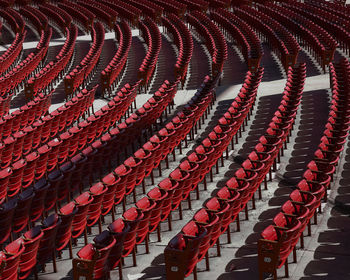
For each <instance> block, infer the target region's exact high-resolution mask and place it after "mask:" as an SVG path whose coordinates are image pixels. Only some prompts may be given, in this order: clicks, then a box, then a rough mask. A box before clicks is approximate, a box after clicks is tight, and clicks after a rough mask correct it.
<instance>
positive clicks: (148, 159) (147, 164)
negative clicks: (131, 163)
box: [134, 148, 154, 185]
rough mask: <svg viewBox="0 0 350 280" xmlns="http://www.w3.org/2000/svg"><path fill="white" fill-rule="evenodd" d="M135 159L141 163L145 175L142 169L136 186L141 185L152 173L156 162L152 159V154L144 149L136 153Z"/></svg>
mask: <svg viewBox="0 0 350 280" xmlns="http://www.w3.org/2000/svg"><path fill="white" fill-rule="evenodd" d="M134 158H135V159H136V161H141V162H142V163H141V166H140V167H141V168H142V170H143V174H142V173H141V168H140V174H139V176H138V178H137V182H136V185H139V184H140V183H141V182H142V181H143V179H144V178H145V177H146V176H148V175H149V174H150V172H152V170H153V167H154V162H153V158H152V153H151V152H150V151H149V150H145V149H143V148H140V149H138V150H137V151H136V152H135V153H134Z"/></svg>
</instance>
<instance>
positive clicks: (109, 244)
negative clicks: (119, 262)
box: [73, 230, 116, 279]
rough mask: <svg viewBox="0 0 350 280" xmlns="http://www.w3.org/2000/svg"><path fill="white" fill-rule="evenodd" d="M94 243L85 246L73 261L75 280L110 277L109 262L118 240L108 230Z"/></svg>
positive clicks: (96, 238)
mask: <svg viewBox="0 0 350 280" xmlns="http://www.w3.org/2000/svg"><path fill="white" fill-rule="evenodd" d="M94 243H95V244H87V245H85V246H84V247H83V248H82V249H80V250H79V252H78V253H77V256H78V258H74V259H73V277H74V279H81V278H82V277H85V278H87V279H88V278H90V279H104V278H106V277H107V276H108V275H109V267H108V262H107V261H108V256H109V254H110V251H111V249H112V248H113V247H114V245H115V243H116V240H115V238H113V236H112V235H111V234H110V233H109V232H108V231H107V230H106V231H103V232H102V233H101V234H99V235H97V236H96V237H95V238H94Z"/></svg>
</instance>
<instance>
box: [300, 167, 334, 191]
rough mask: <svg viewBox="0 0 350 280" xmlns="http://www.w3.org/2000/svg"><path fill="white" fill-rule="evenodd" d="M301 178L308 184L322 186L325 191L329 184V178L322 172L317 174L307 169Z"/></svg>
mask: <svg viewBox="0 0 350 280" xmlns="http://www.w3.org/2000/svg"><path fill="white" fill-rule="evenodd" d="M303 178H305V179H306V180H307V181H310V182H316V183H319V184H320V185H322V186H323V188H324V189H325V191H327V189H328V188H329V184H330V182H331V177H330V176H329V175H327V174H325V173H323V172H317V171H313V170H311V169H307V170H306V171H305V172H304V174H303Z"/></svg>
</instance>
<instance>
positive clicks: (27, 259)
mask: <svg viewBox="0 0 350 280" xmlns="http://www.w3.org/2000/svg"><path fill="white" fill-rule="evenodd" d="M43 235H44V233H43V231H42V230H41V227H40V226H36V227H33V228H31V229H30V230H29V231H27V232H26V233H24V234H23V237H22V239H23V245H24V251H23V253H22V255H21V259H20V263H19V269H20V275H19V279H26V278H27V277H28V276H29V275H30V274H31V271H32V269H33V267H34V266H35V265H36V262H37V253H38V249H39V244H40V240H41V238H42V237H43Z"/></svg>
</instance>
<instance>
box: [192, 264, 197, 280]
mask: <svg viewBox="0 0 350 280" xmlns="http://www.w3.org/2000/svg"><path fill="white" fill-rule="evenodd" d="M193 279H194V280H197V265H195V266H194V269H193Z"/></svg>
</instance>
